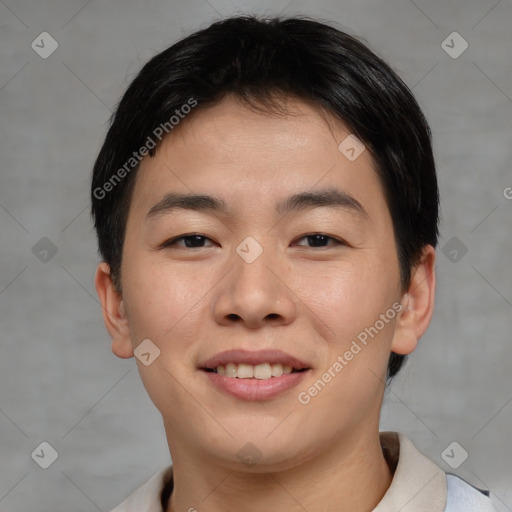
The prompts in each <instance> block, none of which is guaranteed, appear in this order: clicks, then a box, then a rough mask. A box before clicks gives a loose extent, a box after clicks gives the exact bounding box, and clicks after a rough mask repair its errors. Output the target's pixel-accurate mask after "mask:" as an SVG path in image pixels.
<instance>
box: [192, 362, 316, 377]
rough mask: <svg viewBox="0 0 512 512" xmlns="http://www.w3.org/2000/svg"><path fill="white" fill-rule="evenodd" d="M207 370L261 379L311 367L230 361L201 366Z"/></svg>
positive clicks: (230, 375) (227, 375) (226, 374)
mask: <svg viewBox="0 0 512 512" xmlns="http://www.w3.org/2000/svg"><path fill="white" fill-rule="evenodd" d="M201 370H204V371H205V372H211V373H217V374H219V375H223V376H225V377H230V378H232V379H259V380H267V379H272V378H278V377H281V376H282V375H288V374H290V373H301V372H304V371H307V370H310V368H293V367H292V366H289V365H283V364H281V363H268V362H267V363H260V364H256V365H253V364H247V363H234V362H230V363H227V364H226V365H223V364H220V365H218V366H216V367H215V368H208V367H204V368H201Z"/></svg>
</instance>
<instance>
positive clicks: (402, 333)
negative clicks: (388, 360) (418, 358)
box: [391, 245, 436, 354]
mask: <svg viewBox="0 0 512 512" xmlns="http://www.w3.org/2000/svg"><path fill="white" fill-rule="evenodd" d="M435 260H436V253H435V249H434V248H433V247H432V246H431V245H426V246H425V247H424V248H423V253H422V256H421V259H420V261H419V263H418V264H417V265H416V266H415V267H414V268H413V270H412V276H411V284H410V286H409V289H408V290H407V292H406V293H404V295H403V296H402V300H401V304H402V307H403V309H402V311H401V312H400V314H399V316H398V320H397V323H396V328H395V334H394V336H393V341H392V343H391V351H392V352H395V353H396V354H410V353H411V352H412V351H413V350H414V349H415V348H416V345H417V344H418V340H419V339H420V338H421V336H423V334H424V333H425V331H426V330H427V327H428V325H429V323H430V319H431V318H432V313H433V312H434V296H435V288H436V276H435V269H434V264H435Z"/></svg>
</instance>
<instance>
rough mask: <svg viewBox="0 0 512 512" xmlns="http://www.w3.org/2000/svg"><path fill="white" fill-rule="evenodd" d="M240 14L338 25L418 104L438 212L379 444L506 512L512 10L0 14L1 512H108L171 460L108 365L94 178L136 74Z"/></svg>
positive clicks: (374, 5) (211, 7)
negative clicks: (393, 440) (432, 288)
mask: <svg viewBox="0 0 512 512" xmlns="http://www.w3.org/2000/svg"><path fill="white" fill-rule="evenodd" d="M240 12H254V13H267V14H277V13H279V12H281V13H282V14H283V15H294V14H306V15H310V16H313V17H318V18H322V19H324V20H326V21H330V22H333V23H334V24H335V26H337V27H338V28H340V29H344V30H347V31H348V32H349V33H352V34H355V35H358V36H361V37H362V38H363V39H364V40H365V41H366V42H367V44H369V46H370V47H371V48H372V49H373V50H375V51H377V52H378V54H379V55H381V56H382V57H383V58H384V59H386V60H387V61H388V62H389V63H390V64H391V65H392V67H393V68H394V69H395V70H396V71H397V72H398V73H399V74H400V76H401V77H402V78H403V79H404V80H405V81H406V83H407V84H408V85H409V86H410V87H411V88H412V89H413V92H414V93H415V94H416V96H417V98H418V100H419V101H420V104H421V106H422V107H423V109H424V111H425V114H426V116H427V118H428V119H429V121H430V124H431V127H432V130H433V133H434V147H435V153H436V158H437V164H438V173H439V182H440V190H441V201H442V223H441V240H440V246H439V251H438V264H437V277H438V287H437V302H436V308H435V309H436V310H435V315H434V320H433V322H432V324H431V326H430V328H429V330H428V332H427V334H426V335H425V336H424V337H423V338H422V340H421V342H420V345H419V348H418V349H417V351H416V352H415V353H414V354H413V356H412V357H411V358H410V361H409V363H408V364H407V366H406V367H405V369H404V370H403V371H402V373H401V374H400V375H399V377H398V378H397V379H396V381H395V382H394V384H393V386H392V387H391V389H390V391H389V392H388V394H387V396H386V400H385V405H384V409H383V414H382V429H385V430H388V429H389V430H400V431H401V432H403V433H405V434H406V435H408V436H409V437H410V438H411V439H412V440H413V441H414V442H415V443H416V445H417V446H418V447H419V448H420V449H421V450H422V451H423V452H424V453H425V454H427V455H428V456H429V457H430V458H432V459H433V460H434V461H435V462H436V463H438V464H439V465H440V466H441V467H442V468H443V469H445V470H446V471H451V472H455V473H457V474H459V475H461V476H462V477H464V478H466V479H467V480H469V481H470V482H471V483H473V484H475V485H478V486H480V487H486V488H490V489H491V490H492V492H493V495H494V501H495V503H496V506H497V508H498V510H500V511H506V510H512V462H511V461H512V436H511V431H512V428H511V423H512V422H511V418H512V372H511V371H510V370H511V354H512V349H511V339H510V338H511V335H510V332H511V328H512V273H511V271H510V262H511V255H512V242H511V240H512V200H511V199H507V197H506V196H507V195H508V197H509V198H510V197H512V189H507V187H512V173H511V164H510V161H511V142H512V137H511V133H512V130H511V128H512V58H511V55H512V32H511V27H512V3H511V1H510V0H501V1H497V0H478V1H476V0H471V1H462V0H459V1H455V0H454V1H450V2H447V1H441V0H438V1H432V0H428V1H427V0H415V1H414V3H413V2H412V1H410V0H390V1H386V2H384V1H377V0H374V1H370V0H364V1H362V0H347V1H343V2H336V1H334V0H331V1H329V0H322V1H315V2H311V3H306V2H301V1H295V0H292V1H289V0H278V1H276V2H265V1H263V2H256V1H254V2H243V1H239V0H208V1H206V0H189V1H187V2H186V3H185V2H178V1H173V2H171V1H164V0H150V1H146V2H142V1H139V2H136V1H121V0H116V1H108V2H107V1H99V0H89V1H87V0H69V1H66V2H63V1H58V0H54V1H49V0H43V1H41V0H39V1H36V0H32V1H29V0H27V1H24V0H0V119H1V124H0V130H1V132H0V156H1V177H0V179H1V186H0V251H1V257H0V321H1V331H0V332H1V345H0V350H1V354H0V453H1V461H0V510H1V511H5V512H7V511H10V512H16V511H20V512H21V511H38V512H45V511H52V512H59V511H68V510H73V511H81V512H89V511H95V510H103V511H106V510H110V509H111V508H113V507H114V506H115V505H117V504H118V503H120V502H121V501H122V500H123V499H124V498H125V497H126V496H127V495H128V494H129V493H131V492H132V491H134V490H135V489H136V488H137V487H138V486H139V485H141V484H142V483H143V482H145V481H146V480H147V479H148V478H149V477H150V476H151V475H153V474H154V473H155V472H156V471H158V470H159V469H160V468H162V467H163V466H164V465H167V464H169V463H170V456H169V453H168V448H167V444H166V440H165V433H164V430H163V426H162V423H161V418H160V415H159V413H158V411H157V410H156V409H155V408H154V406H153V404H152V403H151V402H150V400H149V398H148V397H147V395H146V393H145V391H144V389H143V387H142V384H141V383H140V381H139V376H138V373H137V369H136V366H135V361H134V360H133V359H130V360H121V359H118V358H116V357H115V356H114V355H113V354H112V353H111V351H110V340H109V337H108V336H107V334H106V331H105V329H104V326H103V322H102V319H101V310H100V307H99V305H98V303H97V300H96V293H95V290H94V284H93V275H94V270H95V266H96V264H97V262H98V256H97V253H96V240H95V236H94V232H93V230H92V224H91V221H90V218H89V212H88V193H89V179H90V172H91V168H92V164H93V162H94V159H95V157H96V154H97V152H98V150H99V148H100V144H101V143H102V139H103V137H104V135H105V133H106V129H107V120H108V116H109V115H110V111H111V109H113V108H114V106H115V104H116V102H117V101H118V100H119V99H120V95H121V94H122V92H123V91H124V89H125V88H126V86H127V85H128V83H129V82H130V81H131V79H133V78H134V76H135V73H136V72H137V71H138V70H139V69H140V67H141V66H142V65H143V63H144V62H146V61H147V60H148V59H149V58H150V57H151V56H153V55H155V54H156V53H157V52H159V51H161V50H162V49H164V48H166V47H167V46H169V45H170V44H172V43H173V42H175V41H176V40H177V39H179V38H180V37H182V36H184V35H186V34H188V33H190V32H192V31H194V30H196V29H198V28H202V27H206V26H207V25H208V24H209V23H210V22H212V21H214V20H216V19H218V18H219V17H221V16H226V15H229V14H234V13H240ZM43 31H47V32H49V33H50V34H51V36H52V37H53V38H55V40H56V41H57V42H58V45H59V46H58V48H57V50H56V51H55V52H54V53H53V54H52V55H50V56H49V57H48V58H46V59H43V58H42V57H40V56H39V54H38V53H36V51H34V50H33V49H32V48H31V43H32V41H34V40H36V43H37V42H38V41H40V38H38V36H39V34H41V33H42V32H43ZM453 31H456V32H458V33H459V34H460V35H461V36H462V37H463V38H464V39H465V40H466V41H467V42H468V44H469V47H468V49H467V50H466V51H465V52H464V53H462V55H460V56H459V57H458V58H453V57H452V56H450V55H448V53H447V52H446V51H445V50H444V49H443V47H442V42H443V41H444V40H445V39H446V38H447V36H448V35H449V34H451V33H452V32H453ZM39 44H40V45H41V43H39ZM446 44H448V45H450V46H454V49H453V50H458V49H459V48H461V46H460V44H459V42H457V41H456V40H453V43H452V42H451V40H450V39H448V42H447V43H445V45H446ZM45 48H46V50H47V49H48V48H49V45H48V44H45ZM507 191H509V193H507ZM43 237H47V238H48V239H49V240H51V242H52V243H53V244H54V245H55V248H56V249H57V252H56V254H54V255H52V250H51V249H52V246H50V245H49V244H48V241H46V240H43V241H42V242H39V241H40V240H41V239H42V238H43ZM453 237H456V238H455V239H454V238H453ZM38 242H39V245H37V246H36V249H33V247H34V245H35V244H37V243H38ZM446 244H448V245H446ZM464 247H466V248H467V253H465V254H464ZM44 250H47V251H49V252H48V253H47V254H45V253H44V252H43V251H44ZM454 251H455V252H454ZM34 253H35V254H34ZM45 259H46V261H45ZM43 441H46V442H48V443H50V445H51V446H53V447H54V449H55V450H56V451H57V452H58V458H57V460H56V461H55V462H54V463H53V464H52V465H51V466H50V467H49V468H48V469H42V468H41V467H39V465H38V464H36V462H35V461H34V460H33V459H32V458H31V453H32V452H33V451H34V450H35V449H36V447H38V446H39V444H40V443H41V442H43ZM453 441H456V442H458V443H459V444H460V445H461V447H463V449H465V450H466V451H467V452H468V454H469V456H468V458H467V460H466V461H465V462H464V463H463V464H462V465H461V466H460V467H458V468H457V469H456V470H454V469H452V468H451V467H450V466H449V465H448V464H447V463H446V462H445V461H444V460H443V458H442V457H441V453H442V452H443V450H444V449H445V448H446V447H447V446H448V445H449V444H450V443H452V442H453ZM450 454H451V453H450ZM453 454H454V455H453V458H458V457H460V456H461V454H463V452H462V451H461V448H458V447H456V449H455V451H454V452H453Z"/></svg>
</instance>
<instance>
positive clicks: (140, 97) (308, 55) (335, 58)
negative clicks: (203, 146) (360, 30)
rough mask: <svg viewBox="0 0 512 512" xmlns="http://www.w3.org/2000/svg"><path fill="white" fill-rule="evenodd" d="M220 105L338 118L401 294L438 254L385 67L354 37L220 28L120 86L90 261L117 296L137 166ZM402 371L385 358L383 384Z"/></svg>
mask: <svg viewBox="0 0 512 512" xmlns="http://www.w3.org/2000/svg"><path fill="white" fill-rule="evenodd" d="M227 95H232V96H234V97H236V98H237V99H239V100H241V101H242V102H243V103H244V104H246V105H248V106H251V107H253V108H254V107H256V108H260V109H263V110H267V111H270V110H271V109H275V108H276V101H275V99H276V98H279V97H280V98H287V97H293V98H297V99H301V100H304V101H307V102H309V103H312V104H314V105H316V106H318V107H319V109H320V110H326V111H328V112H330V113H331V114H333V115H334V116H336V118H338V119H340V121H342V122H343V123H345V125H346V126H347V127H348V128H349V129H350V130H351V132H352V133H353V134H354V135H355V136H356V137H357V138H358V139H360V140H361V141H362V142H363V143H364V145H365V147H366V148H367V149H368V150H369V151H370V153H371V156H372V158H373V162H374V165H375V168H376V170H377V174H378V176H379V179H380V182H381V184H382V186H383V190H384V195H385V198H386V202H387V205H388V208H389V211H390V214H391V217H392V220H393V229H394V235H395V243H396V248H397V254H398V260H399V264H400V277H401V285H402V289H403V290H404V291H405V290H406V289H407V288H408V287H409V285H410V280H411V271H412V269H413V267H414V266H415V265H416V264H417V263H418V261H419V259H420V257H421V254H422V249H423V248H424V246H425V245H427V244H430V245H432V246H434V247H436V245H437V238H438V222H439V220H438V207H439V192H438V186H437V178H436V171H435V163H434V157H433V152H432V144H431V133H430V128H429V126H428V123H427V121H426V119H425V117H424V115H423V113H422V111H421V109H420V107H419V105H418V103H417V101H416V100H415V98H414V96H413V94H412V92H411V91H410V90H409V88H408V87H407V86H406V85H405V83H404V82H403V81H402V80H401V79H400V78H399V77H398V75H397V74H396V73H395V72H394V71H393V70H392V69H391V68H390V67H389V65H388V64H386V63H385V62H384V61H383V60H382V59H381V58H380V57H378V56H377V55H376V54H375V53H373V52H372V51H371V50H370V49H369V48H368V47H367V46H366V45H365V44H363V43H362V42H361V41H359V40H358V39H356V38H355V37H354V36H351V35H349V34H347V33H345V32H343V31H341V30H338V29H336V28H334V27H332V26H330V25H328V24H326V23H322V22H320V21H317V20H313V19H310V18H307V17H303V16H297V17H290V18H279V17H274V18H259V17H256V16H235V17H230V18H226V19H223V20H220V21H217V22H215V23H213V24H211V25H210V26H208V27H207V28H204V29H201V30H199V31H197V32H195V33H193V34H191V35H189V36H187V37H185V38H184V39H181V40H180V41H178V42H177V43H175V44H173V45H172V46H170V47H169V48H167V49H166V50H164V51H162V52H161V53H159V54H158V55H156V56H155V57H153V58H152V59H151V60H149V62H147V63H146V64H145V65H144V66H143V68H142V70H141V71H140V72H139V74H138V75H137V76H136V77H135V79H134V80H133V81H132V83H131V84H130V85H129V87H128V89H127V90H126V92H125V94H124V95H123V97H122V99H121V101H120V102H119V104H118V106H117V108H116V110H115V112H114V113H113V115H112V118H111V124H110V128H109V130H108V133H107V135H106V138H105V141H104V143H103V146H102V148H101V150H100V152H99V155H98V157H97V160H96V162H95V165H94V170H93V177H92V186H91V200H92V208H91V213H92V216H93V219H94V226H95V228H96V231H97V235H98V244H99V251H100V253H101V256H102V258H103V259H104V261H105V262H106V263H107V264H108V265H109V266H110V271H111V276H112V279H113V281H114V284H115V285H116V287H117V289H118V290H120V289H121V276H120V268H121V259H122V251H123V242H124V236H125V230H126V221H127V216H128V210H129V207H130V201H131V196H132V192H133V187H134V183H135V177H136V173H137V169H138V163H139V161H140V160H141V159H142V155H145V154H149V155H150V156H154V154H155V152H156V149H157V148H158V145H159V143H160V142H161V140H163V138H164V137H162V135H166V134H167V133H170V131H171V130H172V129H173V128H174V126H175V125H176V124H178V123H179V122H180V120H181V119H182V118H183V117H184V115H182V114H186V113H188V112H190V111H191V110H192V109H193V111H192V112H190V113H189V114H188V115H190V116H194V115H197V112H198V111H200V110H201V108H203V107H204V108H205V107H207V106H212V105H215V104H217V103H218V102H220V101H221V100H222V99H223V98H224V97H226V96H227ZM185 106H186V108H185ZM173 118H174V119H173ZM164 131H165V134H164V133H163V132H164ZM150 141H151V143H150ZM404 360H405V356H403V355H399V354H395V353H391V355H390V359H389V364H388V377H389V378H390V377H393V376H394V375H395V374H396V373H397V372H398V370H399V369H400V368H401V366H402V365H403V362H404Z"/></svg>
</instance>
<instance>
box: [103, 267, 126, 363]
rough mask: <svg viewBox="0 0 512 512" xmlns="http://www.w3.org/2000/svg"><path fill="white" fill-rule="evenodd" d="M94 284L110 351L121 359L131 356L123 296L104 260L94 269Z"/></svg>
mask: <svg viewBox="0 0 512 512" xmlns="http://www.w3.org/2000/svg"><path fill="white" fill-rule="evenodd" d="M94 285H95V286H96V292H97V293H98V297H99V299H100V302H101V309H102V312H103V321H104V323H105V327H106V329H107V331H108V333H109V334H110V337H111V338H112V352H113V353H114V354H115V355H116V356H117V357H121V358H123V359H126V358H129V357H133V355H134V354H133V348H132V344H131V339H130V331H129V328H128V321H127V318H126V311H125V306H124V302H123V297H122V294H121V293H119V292H118V291H117V290H116V288H115V286H114V283H113V281H112V277H111V275H110V267H109V266H108V264H107V263H105V262H104V261H102V262H101V263H100V264H99V265H98V267H97V269H96V275H95V278H94Z"/></svg>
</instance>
